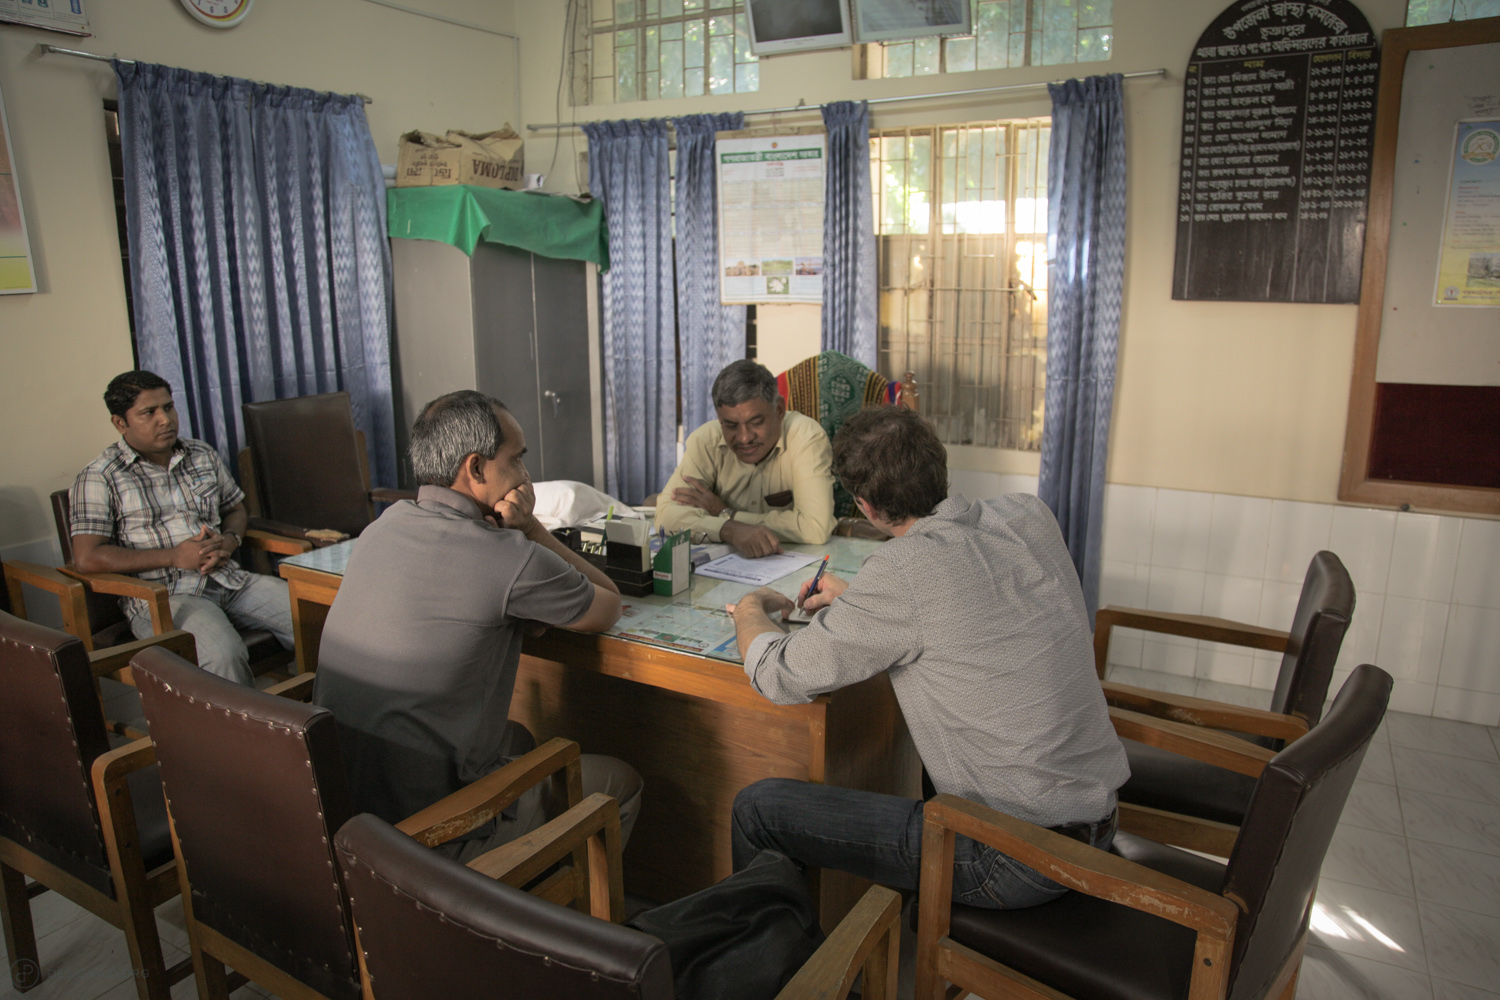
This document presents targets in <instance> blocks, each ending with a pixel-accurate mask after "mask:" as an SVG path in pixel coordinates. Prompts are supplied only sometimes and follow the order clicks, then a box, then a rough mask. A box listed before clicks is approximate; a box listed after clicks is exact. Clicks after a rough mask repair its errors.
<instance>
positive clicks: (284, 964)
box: [131, 649, 360, 1000]
mask: <svg viewBox="0 0 1500 1000" xmlns="http://www.w3.org/2000/svg"><path fill="white" fill-rule="evenodd" d="M131 666H132V667H133V668H134V671H135V678H136V686H137V687H138V688H139V689H140V692H141V706H142V707H143V708H144V709H145V711H146V721H147V722H148V723H149V724H150V726H151V738H152V740H153V741H154V742H155V743H156V756H157V760H158V761H159V763H160V765H161V781H162V787H163V788H164V789H165V791H166V794H167V809H168V811H169V812H170V813H171V816H172V824H173V829H174V830H175V832H176V836H177V843H178V850H179V851H180V854H179V857H180V858H181V859H182V863H183V865H184V866H185V868H186V872H187V880H188V882H189V884H190V885H191V886H192V913H193V919H194V920H195V921H197V922H198V923H201V924H204V925H205V926H208V927H211V928H212V929H214V930H216V931H218V932H219V933H221V934H223V935H225V936H226V937H228V938H230V939H231V940H233V941H235V942H236V943H238V944H239V945H240V946H242V947H244V948H246V949H248V950H249V951H251V952H253V953H255V954H256V955H258V956H259V957H261V958H262V959H265V960H266V961H268V962H270V963H271V964H273V965H275V966H276V967H277V968H279V969H281V970H282V971H283V972H286V973H288V974H289V975H291V976H294V977H295V978H297V979H299V980H301V981H302V982H304V983H306V984H307V985H309V986H311V987H313V988H314V989H315V990H317V991H318V992H319V993H322V994H323V995H324V996H326V997H331V998H333V1000H356V998H357V997H358V996H359V992H360V991H359V969H358V965H357V962H356V958H355V954H354V936H353V935H354V930H353V924H352V923H351V922H350V919H349V911H348V901H347V899H346V897H345V895H344V889H343V879H342V877H341V876H340V874H339V870H338V862H337V860H336V859H335V857H334V852H333V835H334V834H335V833H336V832H337V831H338V828H339V827H340V826H342V825H343V824H344V821H345V820H347V819H348V818H349V816H350V814H351V808H350V799H349V791H348V785H347V778H346V777H345V774H344V765H343V758H342V757H341V755H340V753H339V746H338V737H337V735H336V733H335V731H334V725H333V714H332V713H331V712H329V711H328V710H327V709H323V708H315V707H313V706H310V705H306V704H304V703H302V702H298V701H293V700H291V699H289V698H279V697H277V696H275V695H270V694H265V693H264V692H261V691H257V690H255V689H254V688H250V687H245V686H243V685H240V684H235V683H233V682H231V681H227V680H224V679H223V678H221V677H215V676H214V675H212V674H209V673H206V672H205V671H202V670H199V669H198V668H197V667H194V666H193V665H192V664H190V663H188V662H187V661H186V660H184V659H182V658H181V657H179V656H177V655H176V654H174V653H169V652H167V651H165V650H161V649H148V650H146V651H145V652H143V653H140V654H139V655H137V656H136V657H135V658H134V659H132V660H131Z"/></svg>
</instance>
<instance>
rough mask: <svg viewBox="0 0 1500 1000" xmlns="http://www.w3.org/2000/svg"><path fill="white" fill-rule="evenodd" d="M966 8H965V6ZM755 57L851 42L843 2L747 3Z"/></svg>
mask: <svg viewBox="0 0 1500 1000" xmlns="http://www.w3.org/2000/svg"><path fill="white" fill-rule="evenodd" d="M966 6H967V5H966ZM745 7H746V8H747V10H748V12H749V15H750V17H749V20H750V51H751V52H754V53H755V54H756V55H757V56H773V55H777V54H779V53H782V52H805V51H807V50H808V49H835V48H838V47H840V46H844V45H851V44H853V42H854V35H853V33H852V32H851V31H850V27H849V7H848V4H847V2H846V0H746V2H745Z"/></svg>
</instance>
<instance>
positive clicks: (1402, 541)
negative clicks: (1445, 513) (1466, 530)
mask: <svg viewBox="0 0 1500 1000" xmlns="http://www.w3.org/2000/svg"><path fill="white" fill-rule="evenodd" d="M1462 524H1463V518H1457V517H1439V516H1438V515H1436V514H1412V513H1408V512H1405V511H1403V512H1402V513H1399V514H1397V515H1396V537H1395V541H1394V543H1393V544H1392V546H1391V574H1390V578H1389V579H1388V580H1387V581H1386V585H1385V592H1386V593H1387V594H1391V595H1393V596H1396V597H1419V598H1421V599H1423V600H1427V601H1447V600H1450V599H1451V597H1452V594H1453V572H1454V567H1455V566H1456V565H1457V563H1458V536H1459V530H1460V528H1461V527H1462Z"/></svg>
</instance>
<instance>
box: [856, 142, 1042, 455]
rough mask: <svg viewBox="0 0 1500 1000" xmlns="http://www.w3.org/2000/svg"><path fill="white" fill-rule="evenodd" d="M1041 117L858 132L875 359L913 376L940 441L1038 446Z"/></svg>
mask: <svg viewBox="0 0 1500 1000" xmlns="http://www.w3.org/2000/svg"><path fill="white" fill-rule="evenodd" d="M1051 133H1052V130H1051V124H1050V121H1049V120H1048V119H1045V118H1043V119H1029V120H1021V121H995V122H977V123H969V124H964V125H941V126H934V127H930V128H907V129H895V130H884V131H880V132H877V133H875V134H874V135H873V136H872V137H871V139H870V170H871V175H872V176H871V181H872V187H873V191H874V197H875V227H876V234H877V236H876V244H877V247H878V250H877V253H878V256H879V260H878V267H877V269H878V273H879V278H878V281H879V286H880V290H879V294H880V334H879V366H880V370H881V371H882V372H885V373H886V374H887V375H895V376H898V377H899V376H901V375H902V373H904V372H906V371H908V370H910V371H912V372H914V373H915V375H916V379H917V384H918V386H919V388H920V389H921V392H922V411H923V413H924V414H925V415H926V416H928V417H929V418H930V419H931V420H932V422H933V424H934V426H935V427H936V428H937V431H938V434H939V436H940V437H941V438H942V439H943V440H944V441H945V442H947V443H949V444H966V445H979V446H983V447H998V448H1016V449H1021V450H1026V451H1036V450H1039V449H1040V447H1041V438H1042V405H1043V400H1044V395H1045V384H1046V369H1047V259H1046V256H1047V254H1046V248H1047V153H1048V148H1049V145H1050V141H1051Z"/></svg>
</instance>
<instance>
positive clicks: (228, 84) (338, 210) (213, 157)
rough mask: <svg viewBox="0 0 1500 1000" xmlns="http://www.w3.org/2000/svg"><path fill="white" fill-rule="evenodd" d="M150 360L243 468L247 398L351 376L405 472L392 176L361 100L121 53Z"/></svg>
mask: <svg viewBox="0 0 1500 1000" xmlns="http://www.w3.org/2000/svg"><path fill="white" fill-rule="evenodd" d="M114 67H115V73H116V75H117V77H118V79H119V87H120V140H121V145H122V147H123V155H124V167H125V208H126V222H127V230H128V235H129V242H130V284H131V292H132V297H133V299H134V311H135V325H136V344H137V347H138V351H139V355H140V359H139V360H140V365H141V367H143V368H146V369H149V370H151V371H154V372H156V373H157V374H159V375H161V376H162V377H163V378H165V379H166V380H167V381H168V382H170V383H172V387H173V391H174V393H175V396H176V399H177V402H178V408H179V410H180V411H181V413H182V416H183V419H184V420H185V422H186V424H187V433H189V434H191V435H192V436H194V437H198V438H201V439H202V440H204V441H207V442H208V443H210V444H212V445H213V446H214V447H215V448H217V449H218V450H219V453H220V454H221V455H222V456H223V457H224V459H225V460H226V462H228V463H229V467H230V468H231V469H232V468H234V467H235V465H234V463H235V458H236V456H237V454H238V452H239V450H240V447H241V444H242V443H243V441H244V431H243V426H242V423H241V419H240V404H241V403H247V402H259V401H262V400H267V399H284V398H287V397H290V396H302V395H308V394H311V393H319V392H332V391H336V390H339V389H344V390H347V391H348V392H349V396H350V400H351V402H352V404H353V408H354V422H355V426H356V427H358V428H360V429H361V430H363V431H364V432H365V438H366V440H367V442H368V443H369V449H370V472H371V478H372V479H373V480H374V482H375V483H376V484H377V485H384V486H394V485H395V484H396V445H395V424H394V417H393V409H392V397H391V370H390V369H391V366H390V316H391V260H390V244H389V243H388V242H387V239H386V232H385V181H384V179H383V177H382V176H381V171H380V159H379V157H378V156H377V154H376V152H375V143H374V141H373V140H372V139H371V137H370V127H369V125H368V124H367V123H366V121H365V110H364V103H363V101H362V100H361V99H360V98H358V97H346V96H342V95H338V94H321V93H315V92H313V91H309V90H300V89H293V88H288V87H275V86H270V85H267V84H257V83H251V82H250V81H248V80H239V79H235V78H232V77H217V76H210V75H207V74H203V73H190V72H188V71H186V70H181V69H172V68H170V67H165V66H156V65H151V64H149V63H134V64H127V63H121V62H118V61H117V62H115V64H114Z"/></svg>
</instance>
